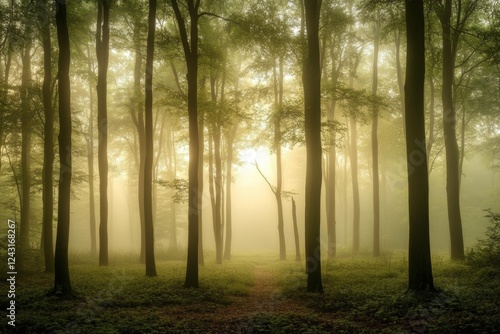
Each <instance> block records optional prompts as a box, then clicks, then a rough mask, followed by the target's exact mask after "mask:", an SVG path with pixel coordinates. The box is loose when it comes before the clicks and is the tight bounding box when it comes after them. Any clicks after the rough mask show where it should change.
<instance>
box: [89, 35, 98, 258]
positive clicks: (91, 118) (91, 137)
mask: <svg viewBox="0 0 500 334" xmlns="http://www.w3.org/2000/svg"><path fill="white" fill-rule="evenodd" d="M87 58H88V63H87V66H88V81H89V98H90V104H89V127H88V138H87V164H88V170H89V223H90V253H91V254H92V255H95V254H96V253H97V241H96V239H97V238H96V224H95V200H94V94H93V91H92V82H93V80H92V78H93V73H94V68H93V67H94V66H93V64H92V61H91V58H90V47H89V45H88V44H87Z"/></svg>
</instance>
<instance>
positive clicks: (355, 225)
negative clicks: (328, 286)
mask: <svg viewBox="0 0 500 334" xmlns="http://www.w3.org/2000/svg"><path fill="white" fill-rule="evenodd" d="M349 123H350V124H351V144H350V146H351V150H350V154H349V158H350V161H351V178H352V202H353V219H352V253H353V255H356V254H358V253H359V232H360V231H359V223H360V207H359V185H358V143H357V136H358V134H357V132H358V131H357V129H356V119H355V118H354V117H352V116H351V117H350V120H349Z"/></svg>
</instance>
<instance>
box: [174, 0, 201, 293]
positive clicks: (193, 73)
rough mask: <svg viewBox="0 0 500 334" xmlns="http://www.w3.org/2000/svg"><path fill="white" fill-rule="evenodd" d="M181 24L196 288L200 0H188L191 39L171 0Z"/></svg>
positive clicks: (194, 282) (190, 269)
mask: <svg viewBox="0 0 500 334" xmlns="http://www.w3.org/2000/svg"><path fill="white" fill-rule="evenodd" d="M171 3H172V7H173V9H174V12H175V17H176V19H177V23H178V26H179V33H180V36H181V41H182V47H183V50H184V57H185V60H186V65H187V72H188V73H187V81H188V117H189V171H188V178H189V194H188V256H187V267H186V280H185V282H184V286H185V287H186V288H197V287H198V285H199V283H198V227H199V221H198V216H199V207H198V204H199V200H198V198H199V196H201V194H200V193H199V189H198V170H199V146H200V142H199V138H198V136H199V133H198V19H199V15H200V14H198V10H199V8H200V0H196V1H195V0H188V1H187V9H188V14H189V18H190V26H191V29H190V38H189V39H188V35H187V29H186V24H185V21H184V17H183V16H182V13H181V11H180V9H179V6H178V4H177V0H171Z"/></svg>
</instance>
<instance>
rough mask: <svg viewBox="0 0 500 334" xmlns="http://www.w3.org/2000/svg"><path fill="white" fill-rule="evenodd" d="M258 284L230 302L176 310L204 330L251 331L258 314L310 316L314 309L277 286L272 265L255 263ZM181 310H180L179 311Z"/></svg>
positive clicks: (210, 331)
mask: <svg viewBox="0 0 500 334" xmlns="http://www.w3.org/2000/svg"><path fill="white" fill-rule="evenodd" d="M254 277H255V284H254V285H253V286H252V287H251V288H250V290H249V294H248V296H242V297H233V298H232V299H231V301H230V303H229V304H228V305H222V306H220V305H219V306H216V307H214V308H211V309H206V308H203V309H199V308H197V307H196V306H195V307H194V308H191V309H190V310H189V311H187V312H186V310H185V309H184V310H183V312H181V313H177V312H175V313H177V314H176V315H177V318H178V319H179V320H184V321H196V322H198V325H200V323H201V324H202V325H203V328H204V333H252V331H250V332H249V331H248V329H249V328H250V327H253V326H255V325H256V324H257V325H258V322H259V316H270V315H272V316H283V315H284V316H297V315H300V316H307V315H310V314H312V313H313V311H312V310H311V309H309V308H307V307H306V306H305V305H302V304H301V303H299V302H298V301H296V300H293V299H290V298H285V297H283V296H282V295H281V292H280V290H279V288H278V285H277V277H275V276H274V274H273V270H272V269H271V268H270V267H269V266H265V265H256V266H255V268H254ZM179 311H181V310H179Z"/></svg>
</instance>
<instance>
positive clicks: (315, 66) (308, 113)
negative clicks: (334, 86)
mask: <svg viewBox="0 0 500 334" xmlns="http://www.w3.org/2000/svg"><path fill="white" fill-rule="evenodd" d="M304 6H305V16H306V29H307V55H306V57H305V59H304V65H303V72H302V80H303V85H304V105H305V129H306V150H307V162H306V166H307V167H306V189H305V192H306V202H305V234H306V235H305V242H306V272H307V291H308V292H319V293H322V292H323V283H322V280H321V244H320V220H321V181H322V180H321V155H322V149H321V69H320V52H319V37H318V32H319V17H320V7H321V0H305V1H304Z"/></svg>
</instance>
